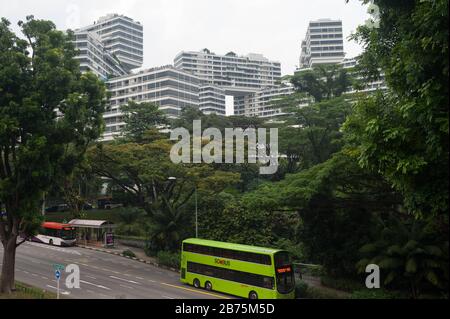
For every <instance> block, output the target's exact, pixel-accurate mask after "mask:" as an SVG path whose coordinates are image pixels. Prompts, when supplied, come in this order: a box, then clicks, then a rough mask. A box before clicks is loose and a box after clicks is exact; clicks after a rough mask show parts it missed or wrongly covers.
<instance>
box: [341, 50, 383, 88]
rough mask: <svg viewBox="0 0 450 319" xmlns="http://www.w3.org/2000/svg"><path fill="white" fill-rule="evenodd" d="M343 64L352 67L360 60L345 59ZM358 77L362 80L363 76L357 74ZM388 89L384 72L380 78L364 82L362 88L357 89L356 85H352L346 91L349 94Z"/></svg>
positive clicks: (348, 67) (347, 67) (346, 67)
mask: <svg viewBox="0 0 450 319" xmlns="http://www.w3.org/2000/svg"><path fill="white" fill-rule="evenodd" d="M341 64H342V67H343V68H344V69H352V68H354V67H355V66H356V65H357V64H358V60H357V59H356V58H349V59H344V60H343V61H342V63H341ZM350 72H351V71H350ZM356 79H359V80H361V79H362V76H360V75H359V76H358V75H356ZM386 89H387V86H386V82H385V81H384V74H383V73H382V74H381V75H380V79H378V80H376V81H370V82H367V83H363V85H362V88H360V89H359V90H356V89H355V88H354V87H350V88H349V89H348V90H347V92H346V93H348V94H352V93H371V92H374V91H376V90H386Z"/></svg>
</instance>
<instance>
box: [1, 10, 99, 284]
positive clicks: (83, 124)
mask: <svg viewBox="0 0 450 319" xmlns="http://www.w3.org/2000/svg"><path fill="white" fill-rule="evenodd" d="M9 25H10V23H9V22H8V21H7V20H6V19H4V18H3V19H2V20H1V22H0V92H1V93H0V207H1V206H3V208H4V210H5V211H6V216H5V217H0V240H1V243H2V245H3V247H4V254H3V267H2V274H1V282H0V292H3V293H10V292H11V290H12V289H14V265H15V253H16V248H17V247H18V245H20V244H21V243H22V242H23V241H24V240H25V239H23V240H22V241H20V242H17V239H18V236H19V235H23V236H24V237H25V238H26V237H27V236H28V235H30V232H31V231H32V230H33V226H32V225H34V227H35V226H36V224H37V225H39V222H40V220H39V218H38V216H39V215H40V209H41V208H40V207H39V204H40V202H41V200H42V195H43V192H44V191H46V190H47V189H49V187H50V186H51V184H52V183H53V182H54V181H55V179H56V177H61V176H65V175H68V174H70V172H71V171H72V169H73V167H74V166H75V165H76V164H77V163H78V162H79V161H80V160H81V159H82V157H83V154H84V151H85V150H86V148H87V147H88V145H89V143H90V141H92V140H93V139H96V138H97V137H98V136H99V134H100V130H101V123H102V116H101V114H102V112H103V110H104V106H105V87H104V85H103V84H102V83H101V82H100V81H99V80H98V79H97V77H96V76H94V75H93V74H91V73H86V74H81V73H80V71H79V64H78V62H77V61H76V60H75V59H74V57H75V55H76V52H75V50H74V46H73V43H72V42H71V41H72V40H73V33H72V32H68V33H63V32H61V31H58V30H56V28H55V25H54V24H53V23H52V22H50V21H45V20H35V19H34V18H33V16H28V17H27V21H26V22H25V23H24V22H19V25H20V26H21V29H22V32H23V34H24V35H25V38H26V40H22V39H20V38H19V37H18V36H16V35H15V34H14V33H13V32H12V31H11V30H10V29H9Z"/></svg>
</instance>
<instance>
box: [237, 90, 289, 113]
mask: <svg viewBox="0 0 450 319" xmlns="http://www.w3.org/2000/svg"><path fill="white" fill-rule="evenodd" d="M294 91H295V90H294V87H293V85H292V84H290V83H289V82H283V84H281V85H278V86H274V87H269V88H265V89H262V90H260V91H258V92H255V93H251V94H248V95H245V96H238V97H235V98H234V114H235V115H243V116H255V117H261V118H273V117H276V116H280V115H284V114H285V113H283V112H282V110H281V109H280V108H276V107H274V105H275V104H276V103H277V101H279V100H280V99H282V98H283V97H285V96H288V95H290V94H292V93H294Z"/></svg>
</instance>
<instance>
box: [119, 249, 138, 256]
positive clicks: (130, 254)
mask: <svg viewBox="0 0 450 319" xmlns="http://www.w3.org/2000/svg"><path fill="white" fill-rule="evenodd" d="M122 255H124V256H126V257H136V254H135V253H134V252H132V251H131V250H129V249H127V250H124V251H123V252H122Z"/></svg>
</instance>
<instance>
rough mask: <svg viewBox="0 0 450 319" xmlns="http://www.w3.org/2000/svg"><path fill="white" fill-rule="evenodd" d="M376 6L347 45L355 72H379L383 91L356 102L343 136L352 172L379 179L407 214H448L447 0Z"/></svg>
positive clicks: (383, 3) (371, 73) (388, 3)
mask: <svg viewBox="0 0 450 319" xmlns="http://www.w3.org/2000/svg"><path fill="white" fill-rule="evenodd" d="M364 2H367V1H364ZM376 5H377V6H378V7H379V9H380V25H379V27H378V28H369V27H367V26H360V27H359V28H358V30H357V32H356V34H355V35H354V39H356V40H358V41H359V42H360V43H361V44H362V45H363V46H364V53H363V54H362V55H361V59H360V64H361V67H362V68H363V69H365V70H366V74H368V75H372V76H376V75H378V73H379V71H380V70H381V71H382V72H384V74H385V77H386V82H387V85H388V87H389V88H390V90H389V91H388V92H387V93H386V94H383V95H382V94H378V95H375V96H372V97H368V98H364V99H362V100H361V101H360V102H359V103H357V104H356V106H355V112H354V114H353V116H352V117H351V118H350V119H349V121H348V123H347V124H346V130H347V132H348V134H349V135H353V142H354V143H355V145H358V146H356V151H357V152H358V154H359V163H360V165H361V166H362V167H364V168H367V169H370V170H372V171H374V172H379V173H380V174H382V176H383V177H384V178H386V180H387V181H389V182H390V183H391V185H392V186H393V187H394V188H395V189H396V190H397V191H398V192H400V193H401V194H402V195H403V196H404V199H405V205H406V206H407V208H408V210H409V211H410V212H412V213H415V215H416V216H417V217H426V216H429V215H433V216H436V215H440V214H445V215H448V210H449V206H448V192H449V191H448V179H449V171H448V165H449V122H448V121H449V113H448V112H449V101H448V85H449V83H448V78H449V64H448V63H449V56H448V35H449V33H448V1H447V0H436V1H419V0H416V1H386V0H383V1H376ZM447 234H448V231H447Z"/></svg>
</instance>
